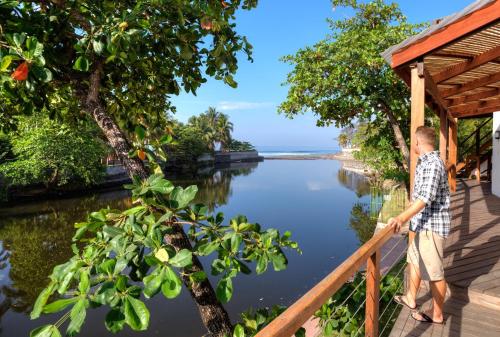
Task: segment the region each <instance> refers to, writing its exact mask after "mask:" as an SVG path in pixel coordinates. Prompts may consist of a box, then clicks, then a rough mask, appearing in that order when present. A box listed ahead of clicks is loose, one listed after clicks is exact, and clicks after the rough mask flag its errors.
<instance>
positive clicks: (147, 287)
mask: <svg viewBox="0 0 500 337" xmlns="http://www.w3.org/2000/svg"><path fill="white" fill-rule="evenodd" d="M164 279H165V273H164V272H157V271H156V270H155V271H154V272H153V273H151V274H149V275H148V276H146V277H144V278H143V279H142V282H143V283H144V295H145V296H146V297H147V298H151V297H153V296H154V295H156V294H157V293H158V292H159V291H160V288H161V285H162V283H163V281H164Z"/></svg>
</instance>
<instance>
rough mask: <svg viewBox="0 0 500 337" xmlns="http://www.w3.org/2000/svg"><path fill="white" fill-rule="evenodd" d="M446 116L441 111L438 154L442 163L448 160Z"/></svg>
mask: <svg viewBox="0 0 500 337" xmlns="http://www.w3.org/2000/svg"><path fill="white" fill-rule="evenodd" d="M447 152H448V115H447V113H446V111H445V110H441V115H440V116H439V154H440V155H441V159H442V160H443V162H444V163H446V161H447V160H448V153H447Z"/></svg>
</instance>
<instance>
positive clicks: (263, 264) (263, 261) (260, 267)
mask: <svg viewBox="0 0 500 337" xmlns="http://www.w3.org/2000/svg"><path fill="white" fill-rule="evenodd" d="M268 262H269V259H268V257H267V254H266V253H263V254H262V255H261V256H259V257H258V258H257V266H256V267H255V271H256V272H257V274H259V275H260V274H262V273H263V272H265V271H266V270H267V263H268Z"/></svg>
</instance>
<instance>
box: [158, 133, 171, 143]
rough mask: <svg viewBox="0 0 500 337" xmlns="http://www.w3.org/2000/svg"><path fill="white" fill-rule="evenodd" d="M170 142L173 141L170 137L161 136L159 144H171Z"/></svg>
mask: <svg viewBox="0 0 500 337" xmlns="http://www.w3.org/2000/svg"><path fill="white" fill-rule="evenodd" d="M172 140H173V138H172V135H163V136H162V137H161V138H160V140H159V142H160V144H161V145H165V144H169V143H171V142H172Z"/></svg>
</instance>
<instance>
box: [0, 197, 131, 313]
mask: <svg viewBox="0 0 500 337" xmlns="http://www.w3.org/2000/svg"><path fill="white" fill-rule="evenodd" d="M114 196H115V198H99V197H86V198H79V199H66V200H61V201H52V202H49V203H46V202H44V203H39V204H31V205H28V206H27V207H26V208H27V211H28V213H27V214H20V215H18V216H10V217H8V218H7V219H6V220H4V221H2V222H1V226H0V240H1V242H2V249H3V250H2V251H1V252H0V260H1V266H2V268H1V269H3V270H2V273H6V272H7V270H8V277H9V279H10V282H8V281H7V282H6V281H3V282H2V284H3V285H2V287H1V288H0V293H1V294H2V297H3V298H2V301H1V303H0V317H1V315H3V314H4V313H5V312H6V311H7V310H8V309H11V310H14V311H16V312H24V313H28V312H29V311H30V310H31V307H32V305H33V303H34V301H35V300H36V298H37V296H38V294H39V293H40V291H41V290H42V289H43V288H44V287H45V286H46V285H47V283H48V281H49V279H48V275H50V273H51V272H52V269H53V268H54V266H55V265H57V264H60V263H63V262H65V261H66V260H67V259H69V258H70V257H71V256H72V255H73V253H72V252H71V238H72V237H73V235H74V232H75V228H74V224H75V222H80V221H83V220H85V217H86V215H87V213H88V212H89V211H93V210H97V209H100V208H104V207H107V206H108V205H109V206H110V207H112V208H117V209H124V208H126V207H129V206H130V201H129V199H128V197H125V198H124V196H127V194H123V193H118V194H114ZM49 204H50V207H48V205H49ZM22 210H23V208H20V211H22ZM9 213H10V214H12V210H10V212H9ZM5 256H7V257H8V261H7V260H6V259H5V258H4V257H5ZM5 276H6V275H5Z"/></svg>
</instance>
